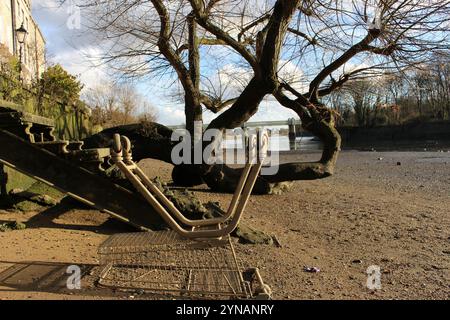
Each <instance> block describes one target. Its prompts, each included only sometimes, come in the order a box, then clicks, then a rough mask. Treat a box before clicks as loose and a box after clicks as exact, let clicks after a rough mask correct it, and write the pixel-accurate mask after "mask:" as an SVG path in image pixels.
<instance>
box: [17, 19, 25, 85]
mask: <svg viewBox="0 0 450 320" xmlns="http://www.w3.org/2000/svg"><path fill="white" fill-rule="evenodd" d="M16 35H17V41H18V42H19V44H20V49H19V60H20V64H19V80H20V81H22V60H23V44H24V43H25V40H26V39H27V35H28V31H27V29H25V27H24V26H23V23H22V25H21V26H20V28H19V29H17V30H16Z"/></svg>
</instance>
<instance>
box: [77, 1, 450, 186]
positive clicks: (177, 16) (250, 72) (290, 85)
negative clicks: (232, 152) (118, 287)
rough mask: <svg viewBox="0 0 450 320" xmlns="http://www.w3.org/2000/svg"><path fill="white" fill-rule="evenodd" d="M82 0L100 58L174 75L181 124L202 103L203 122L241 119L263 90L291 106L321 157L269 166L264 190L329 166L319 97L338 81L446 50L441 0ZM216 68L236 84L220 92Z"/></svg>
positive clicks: (221, 180) (330, 120)
mask: <svg viewBox="0 0 450 320" xmlns="http://www.w3.org/2000/svg"><path fill="white" fill-rule="evenodd" d="M81 6H82V7H83V8H84V9H85V13H86V16H88V17H91V19H90V21H91V23H90V30H95V31H96V32H97V34H100V35H102V37H103V38H104V39H107V40H106V41H105V43H104V45H105V46H106V48H107V50H105V52H106V54H105V56H104V60H105V62H106V63H109V65H111V66H114V67H115V68H117V69H119V71H121V72H122V74H125V75H129V76H133V77H136V76H151V77H163V78H164V79H174V80H176V81H175V84H179V86H180V87H181V89H182V92H183V94H184V104H185V114H186V125H187V129H188V130H189V131H190V132H191V133H192V132H193V130H194V121H202V119H203V117H202V116H203V113H204V112H205V110H209V111H211V112H213V113H217V114H218V116H217V117H216V118H215V119H214V120H213V121H212V122H211V123H210V125H209V127H210V128H217V129H220V130H224V129H232V128H235V127H238V126H241V125H242V124H243V123H245V122H246V121H248V120H249V119H250V118H251V117H252V116H253V115H254V114H255V113H256V112H257V111H258V108H259V106H260V104H261V102H262V101H263V100H264V99H270V98H272V99H276V101H277V102H278V106H277V105H275V104H273V107H274V108H278V107H280V105H281V106H282V107H285V108H289V109H291V110H293V111H294V112H296V113H297V114H298V116H299V117H300V119H301V120H302V125H303V127H304V129H305V130H307V131H310V132H311V133H313V134H314V135H316V136H317V137H319V138H320V139H321V140H322V142H323V145H324V147H323V153H322V157H321V159H320V160H319V161H318V162H312V163H287V164H282V165H280V168H279V171H278V174H276V175H273V176H264V177H261V179H260V181H259V183H260V184H261V186H267V188H266V189H267V190H268V189H270V188H269V187H268V186H269V185H270V184H271V183H278V182H282V181H288V180H304V179H318V178H324V177H328V176H330V175H332V174H333V172H334V168H335V164H336V160H337V157H338V154H339V151H340V147H341V139H340V136H339V134H338V132H337V130H336V128H335V117H336V114H335V113H334V112H332V111H331V110H330V109H328V108H327V107H326V105H324V101H325V100H324V97H326V96H327V95H329V94H330V93H331V92H333V91H335V90H336V89H338V88H340V87H342V86H343V85H345V84H346V83H347V82H348V81H349V80H352V79H362V78H363V79H369V81H370V78H371V77H378V76H380V75H381V74H388V73H393V72H399V71H403V70H405V69H407V68H413V67H414V66H418V65H420V64H421V63H423V62H424V61H426V60H427V59H429V57H430V54H431V53H432V52H433V51H435V50H448V49H449V42H448V40H449V39H448V37H449V34H448V22H447V17H448V16H449V13H450V4H449V2H448V1H447V0H428V1H423V0H402V1H396V0H320V1H319V0H309V1H300V0H244V1H237V0H209V1H206V0H189V1H187V0H179V1H166V0H150V1H144V0H135V1H133V2H124V1H123V0H104V1H101V2H98V1H88V2H87V3H86V2H83V4H82V5H81ZM289 70H290V72H287V71H289ZM224 74H225V75H226V77H225V78H226V79H227V80H228V81H231V83H232V85H233V86H234V88H241V90H231V91H232V93H230V90H227V88H228V87H229V83H228V84H227V85H223V82H224V81H223V80H224V77H223V75H224ZM233 75H234V77H233ZM214 79H216V80H214ZM170 146H171V145H170V144H168V147H170ZM148 157H152V155H151V154H149V155H148ZM167 161H170V159H167ZM192 171H195V173H196V174H200V175H201V177H202V178H203V180H204V181H205V182H206V183H208V185H209V186H210V187H212V188H214V189H220V190H233V189H234V183H235V182H236V181H235V177H236V176H237V174H236V172H234V170H231V169H230V168H227V167H226V166H208V165H202V166H200V167H195V168H194V169H192ZM175 176H177V175H175ZM262 189H264V188H262Z"/></svg>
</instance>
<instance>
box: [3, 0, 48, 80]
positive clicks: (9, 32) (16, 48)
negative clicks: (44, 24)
mask: <svg viewBox="0 0 450 320" xmlns="http://www.w3.org/2000/svg"><path fill="white" fill-rule="evenodd" d="M31 1H32V0H0V47H1V48H0V49H2V50H0V55H1V54H2V53H1V52H3V55H5V54H4V53H5V52H6V53H9V54H11V55H14V56H16V57H17V58H21V59H22V77H23V79H24V81H25V82H30V81H31V80H32V79H36V78H39V77H40V75H41V74H42V72H43V71H44V70H45V39H44V36H43V35H42V32H41V30H40V29H39V26H38V25H37V23H36V22H35V20H34V19H33V17H32V14H31ZM22 25H23V27H24V28H25V29H26V30H27V37H26V39H25V42H24V43H23V44H21V43H19V40H18V35H17V32H16V30H17V29H19V28H20V27H21V26H22ZM0 58H2V57H0ZM3 58H5V57H3Z"/></svg>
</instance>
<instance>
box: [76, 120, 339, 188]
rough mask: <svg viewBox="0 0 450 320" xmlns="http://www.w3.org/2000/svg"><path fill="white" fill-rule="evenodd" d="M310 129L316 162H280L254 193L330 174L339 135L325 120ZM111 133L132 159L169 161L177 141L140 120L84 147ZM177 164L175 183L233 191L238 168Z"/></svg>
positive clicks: (92, 140) (103, 142)
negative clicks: (124, 140) (122, 139)
mask: <svg viewBox="0 0 450 320" xmlns="http://www.w3.org/2000/svg"><path fill="white" fill-rule="evenodd" d="M307 128H308V129H309V130H310V131H311V132H313V133H314V134H315V135H316V136H318V137H319V138H320V139H321V140H322V142H323V144H324V149H323V153H322V158H321V160H320V161H319V162H312V163H285V164H281V165H280V167H279V170H278V173H277V174H275V175H272V176H261V177H259V178H258V180H257V182H256V185H255V189H254V193H255V194H277V193H280V192H283V191H284V190H286V189H288V188H289V187H290V181H295V180H315V179H322V178H326V177H329V176H331V175H332V174H333V173H334V167H335V164H336V160H337V157H338V154H339V150H340V144H341V138H340V136H339V134H338V132H337V130H336V129H335V128H334V125H333V124H329V123H327V122H325V121H323V122H321V123H319V124H315V125H311V124H310V125H309V126H308V127H307ZM114 133H119V134H121V135H126V136H128V137H129V138H130V139H131V142H132V144H133V157H134V159H135V161H140V160H142V159H147V158H152V159H157V160H161V161H164V162H167V163H172V159H171V152H172V148H173V147H174V146H175V145H176V144H177V142H172V141H171V135H172V130H170V129H169V128H167V127H164V126H162V125H160V124H156V123H140V124H132V125H125V126H120V127H115V128H110V129H107V130H104V131H102V132H100V133H99V134H96V135H94V136H92V137H89V138H87V139H86V140H85V147H86V148H98V147H109V146H110V141H111V140H112V137H113V135H114ZM206 168H207V171H205V166H202V165H180V166H175V167H174V170H173V172H172V179H173V181H174V184H175V185H180V186H184V187H191V186H196V185H200V184H203V183H206V184H207V185H208V186H209V187H210V188H211V190H214V191H218V192H227V193H233V192H234V191H235V189H236V186H237V183H238V180H239V177H240V175H241V169H234V168H230V167H228V166H226V165H211V166H206Z"/></svg>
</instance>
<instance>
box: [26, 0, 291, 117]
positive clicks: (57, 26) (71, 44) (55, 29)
mask: <svg viewBox="0 0 450 320" xmlns="http://www.w3.org/2000/svg"><path fill="white" fill-rule="evenodd" d="M67 1H68V3H69V4H70V0H67ZM32 4H33V15H34V18H35V19H36V21H37V23H38V24H39V26H40V28H41V30H42V32H43V34H44V36H45V38H46V41H47V51H48V56H49V58H50V61H51V62H52V63H60V64H61V65H62V66H63V67H64V68H66V69H67V70H68V71H69V72H70V73H72V74H75V75H78V76H79V77H80V79H81V81H82V82H83V83H84V84H85V89H84V90H89V88H93V87H95V86H96V85H97V84H99V83H101V82H102V81H105V80H106V79H110V78H111V74H110V73H109V69H108V68H107V67H106V66H105V65H102V64H101V60H100V59H99V57H100V55H101V53H102V51H101V47H100V46H99V45H98V41H97V39H94V38H93V37H92V36H89V34H87V33H86V32H84V30H83V27H82V25H83V15H82V14H81V16H80V20H81V21H78V18H77V15H74V14H73V13H74V12H73V11H72V10H73V7H71V6H69V5H68V4H66V5H64V6H60V5H59V4H58V0H33V2H32ZM79 25H81V29H80V28H78V26H79ZM162 82H163V81H159V82H156V81H155V80H153V81H152V80H142V81H140V82H139V83H138V84H137V88H138V90H139V92H140V93H141V94H142V95H143V96H144V97H145V98H146V99H147V100H148V101H149V102H150V103H151V104H152V105H153V106H154V108H155V109H156V111H157V114H158V122H160V123H162V124H165V125H177V124H182V123H184V111H183V106H182V105H181V104H180V103H179V102H176V101H174V99H173V98H171V97H170V96H169V95H168V94H167V92H170V88H168V87H167V86H168V84H167V86H166V84H165V83H162ZM293 116H295V114H294V113H293V112H292V111H290V110H288V109H285V108H282V107H280V106H279V105H278V104H277V103H276V102H273V101H265V102H263V104H262V105H261V108H260V111H259V112H258V113H257V114H256V115H255V116H254V117H253V118H252V119H251V121H268V120H286V119H288V118H290V117H293ZM214 117H215V115H214V114H212V113H210V112H206V113H205V122H207V123H208V122H209V121H211V119H213V118H214Z"/></svg>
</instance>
